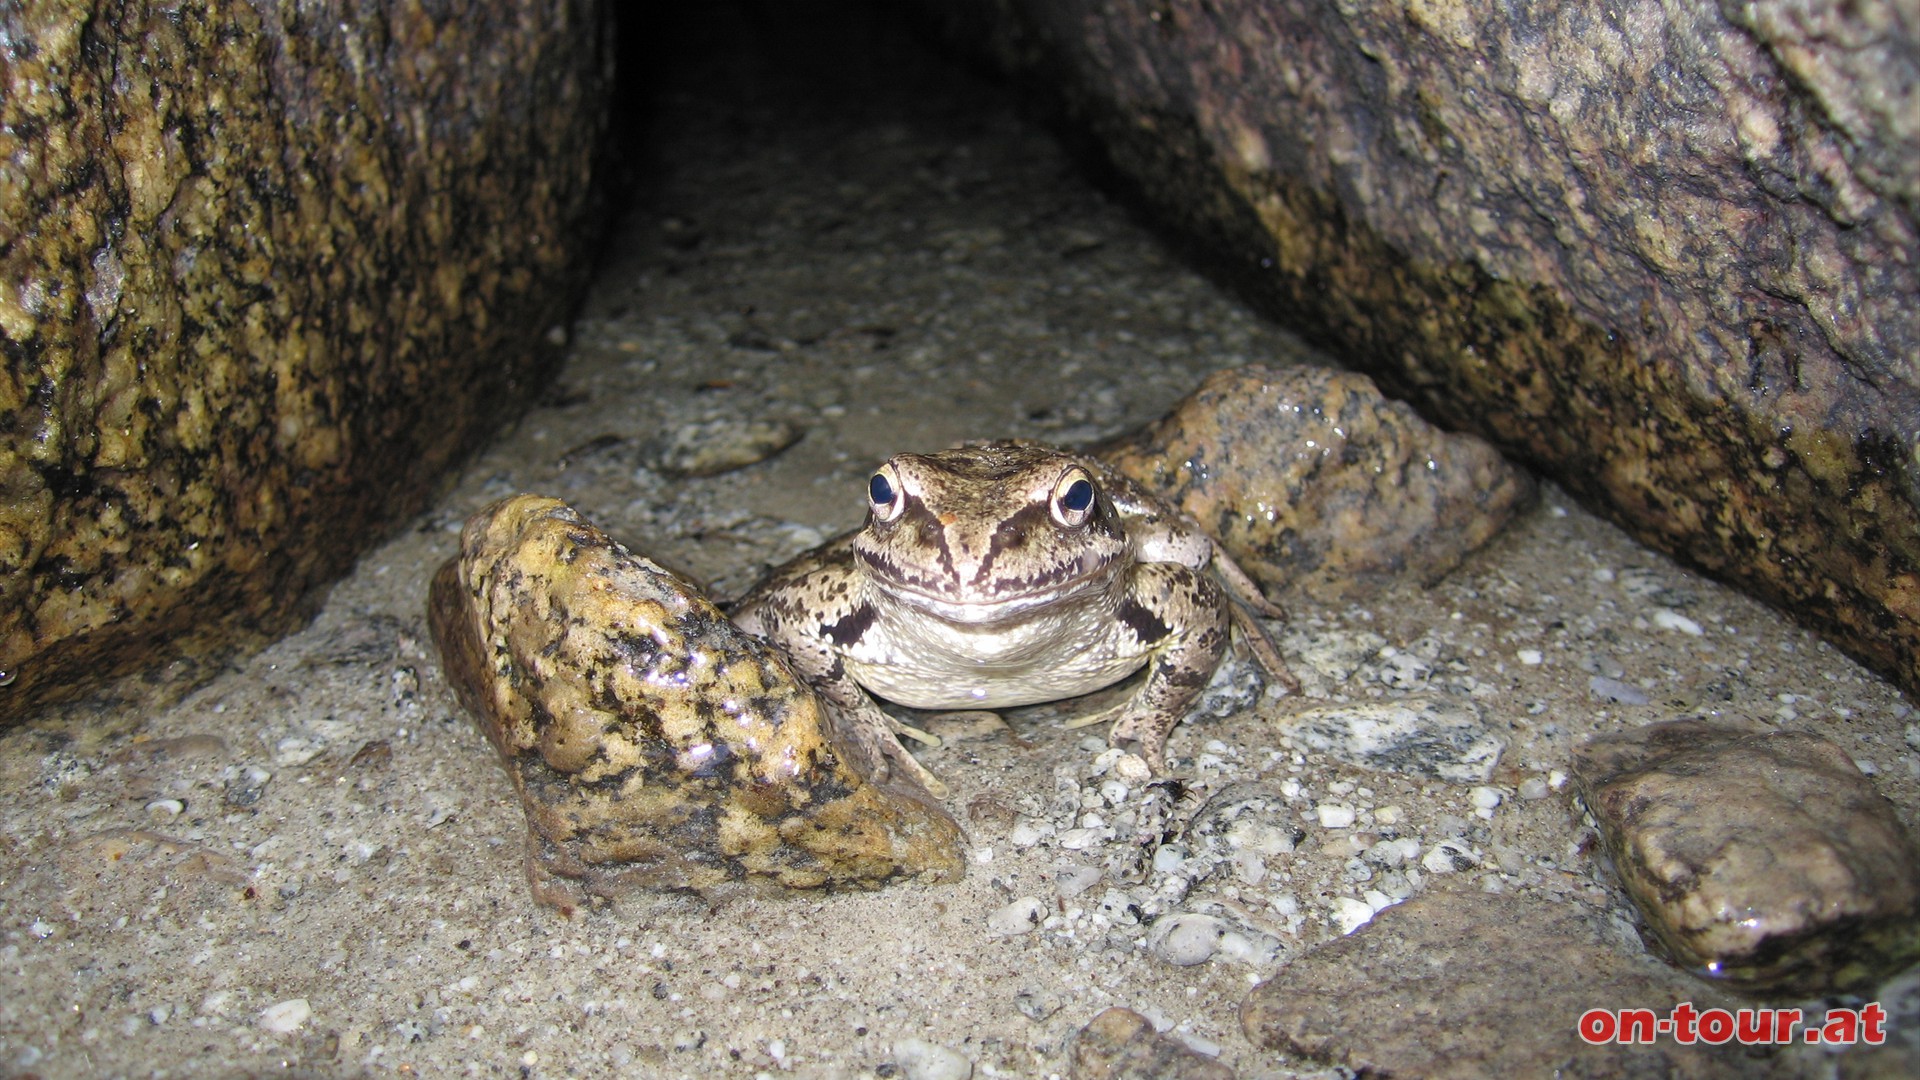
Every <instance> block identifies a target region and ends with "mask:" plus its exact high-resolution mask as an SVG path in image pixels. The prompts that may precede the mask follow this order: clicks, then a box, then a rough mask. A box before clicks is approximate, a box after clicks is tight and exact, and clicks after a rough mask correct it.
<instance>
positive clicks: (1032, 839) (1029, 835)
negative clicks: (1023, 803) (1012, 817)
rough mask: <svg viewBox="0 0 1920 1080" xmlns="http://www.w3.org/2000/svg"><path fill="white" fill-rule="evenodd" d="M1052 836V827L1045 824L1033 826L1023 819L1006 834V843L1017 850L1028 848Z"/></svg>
mask: <svg viewBox="0 0 1920 1080" xmlns="http://www.w3.org/2000/svg"><path fill="white" fill-rule="evenodd" d="M1052 835H1053V826H1052V825H1049V824H1045V823H1041V824H1035V823H1034V822H1032V821H1028V820H1027V819H1025V818H1022V819H1020V821H1019V822H1018V823H1017V824H1015V825H1014V827H1013V828H1012V829H1010V830H1008V832H1007V842H1008V843H1010V844H1012V845H1013V846H1014V847H1017V848H1030V847H1032V846H1033V845H1035V844H1037V843H1039V842H1040V841H1042V840H1045V839H1046V838H1047V837H1049V836H1052Z"/></svg>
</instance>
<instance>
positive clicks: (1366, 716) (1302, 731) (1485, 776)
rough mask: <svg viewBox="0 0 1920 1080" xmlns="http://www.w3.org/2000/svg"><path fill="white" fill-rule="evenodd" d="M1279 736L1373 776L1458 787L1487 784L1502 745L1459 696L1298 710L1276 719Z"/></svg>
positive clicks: (1504, 744)
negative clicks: (1386, 774)
mask: <svg viewBox="0 0 1920 1080" xmlns="http://www.w3.org/2000/svg"><path fill="white" fill-rule="evenodd" d="M1274 724H1275V726H1276V727H1277V728H1279V730H1280V736H1281V738H1282V739H1283V740H1284V741H1286V742H1288V743H1291V744H1292V745H1294V746H1297V747H1300V748H1301V749H1303V750H1309V751H1314V752H1317V753H1322V754H1326V755H1327V756H1329V757H1332V758H1336V759H1338V760H1340V761H1344V762H1346V763H1348V764H1349V765H1358V766H1360V767H1361V768H1363V769H1373V770H1376V771H1379V772H1391V773H1401V774H1404V775H1408V776H1428V777H1432V778H1433V779H1435V780H1446V781H1449V782H1451V783H1456V784H1477V783H1485V782H1486V781H1488V780H1490V779H1492V778H1493V770H1494V769H1495V767H1497V766H1498V765H1499V764H1500V755H1501V753H1502V752H1504V751H1505V750H1506V748H1507V741H1506V740H1505V739H1503V738H1501V737H1500V736H1499V735H1497V734H1495V733H1494V731H1493V729H1492V728H1491V727H1489V726H1488V725H1487V723H1486V722H1485V721H1484V720H1483V719H1481V715H1480V710H1479V708H1478V707H1477V706H1475V705H1474V704H1473V703H1472V702H1470V701H1465V700H1462V699H1459V698H1451V697H1437V696H1416V697H1406V698H1400V699H1398V700H1394V701H1364V702H1358V703H1355V704H1351V705H1326V706H1320V707H1316V708H1311V709H1301V710H1299V711H1298V712H1293V713H1288V714H1285V715H1283V716H1280V717H1278V718H1276V720H1275V721H1274Z"/></svg>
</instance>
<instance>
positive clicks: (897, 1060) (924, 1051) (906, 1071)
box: [893, 1039, 973, 1080]
mask: <svg viewBox="0 0 1920 1080" xmlns="http://www.w3.org/2000/svg"><path fill="white" fill-rule="evenodd" d="M893 1063H894V1065H895V1066H897V1067H898V1068H899V1069H900V1075H901V1077H903V1078H904V1080H969V1078H970V1077H972V1076H973V1062H972V1061H970V1060H969V1059H968V1058H967V1056H966V1055H965V1054H962V1053H961V1052H960V1051H958V1050H955V1049H952V1048H951V1047H946V1046H941V1045H940V1044H938V1043H931V1042H928V1041H926V1040H925V1039H901V1040H899V1041H898V1042H895V1043H894V1044H893Z"/></svg>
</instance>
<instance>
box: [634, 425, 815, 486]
mask: <svg viewBox="0 0 1920 1080" xmlns="http://www.w3.org/2000/svg"><path fill="white" fill-rule="evenodd" d="M803 434H805V433H804V432H803V431H802V430H801V429H800V428H798V427H796V426H795V425H793V424H789V423H787V422H786V421H784V420H725V419H723V420H703V421H700V422H697V423H690V424H682V425H680V426H679V427H676V428H674V429H673V430H671V431H669V432H667V433H665V434H664V435H662V436H660V437H659V438H658V439H655V440H653V441H651V442H649V443H647V444H646V446H644V447H642V448H641V458H642V459H643V460H644V461H645V462H646V463H647V466H648V468H651V469H653V470H654V471H656V472H660V473H664V474H666V475H668V476H717V475H719V474H720V473H723V472H732V471H733V470H735V469H744V468H746V467H747V466H749V465H752V464H754V463H756V462H761V461H765V460H766V459H768V458H770V457H772V456H773V455H775V454H778V453H779V452H780V451H782V450H785V449H786V448H787V447H789V446H792V445H793V444H794V443H797V442H799V441H800V436H801V435H803Z"/></svg>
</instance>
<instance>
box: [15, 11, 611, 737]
mask: <svg viewBox="0 0 1920 1080" xmlns="http://www.w3.org/2000/svg"><path fill="white" fill-rule="evenodd" d="M604 23H605V19H604V17H603V15H602V12H601V10H600V5H599V4H598V3H597V2H596V0H515V2H510V3H503V4H489V3H479V2H476V0H455V2H451V3H441V4H431V5H420V4H411V3H401V2H398V0H359V2H350V0H323V2H320V3H308V2H301V3H294V2H293V0H256V2H254V3H215V4H186V5H178V4H166V5H162V4H153V5H148V4H141V3H131V2H126V3H122V2H114V0H94V2H85V0H24V2H22V3H12V4H6V5H4V6H0V43H3V45H4V54H0V282H3V283H4V287H0V351H4V354H5V373H4V376H3V377H0V683H5V682H11V684H12V685H11V688H10V689H7V690H4V691H0V719H4V718H7V717H11V716H17V715H19V714H20V713H22V712H23V711H24V710H26V709H28V708H31V707H33V706H35V705H37V704H39V703H42V702H45V701H49V700H53V699H56V698H59V697H63V696H68V695H71V694H73V693H75V692H77V691H78V690H80V689H83V688H84V687H85V686H87V685H89V684H90V683H91V682H93V681H97V678H98V677H100V676H103V675H108V674H113V673H116V672H120V671H124V670H127V669H129V668H131V667H133V666H135V665H137V664H141V663H145V662H148V661H151V660H153V659H154V658H155V657H156V656H164V655H182V654H191V653H193V652H195V651H196V650H203V649H205V648H207V647H208V646H211V645H215V644H220V643H226V642H232V641H234V640H235V639H236V637H241V638H247V637H251V638H252V639H253V640H259V637H260V636H261V635H264V634H270V633H275V632H279V631H282V630H285V629H286V628H288V627H289V626H290V625H292V624H294V623H295V622H296V621H297V620H299V619H300V618H301V617H303V615H304V614H305V613H306V611H307V610H308V608H307V606H306V605H304V604H303V603H302V598H303V597H307V596H309V595H310V592H311V590H312V588H313V586H315V585H316V584H318V583H321V582H324V581H326V580H328V579H330V578H332V577H334V576H336V575H338V574H339V573H340V572H342V571H343V570H344V569H345V568H346V567H347V566H348V565H350V564H351V562H352V560H353V558H354V557H355V555H356V554H358V552H359V551H360V550H361V549H362V548H363V547H364V546H365V545H366V543H367V542H368V541H369V540H370V539H371V538H372V537H373V535H374V534H375V533H376V532H377V531H378V529H379V527H380V526H381V525H382V524H383V523H386V522H390V521H392V520H393V519H395V518H396V517H398V516H400V515H403V514H406V513H408V512H410V511H412V510H414V509H416V508H417V507H418V506H420V505H421V503H422V501H423V497H424V495H425V494H426V493H427V491H428V488H429V486H430V485H431V483H432V481H433V479H434V477H435V476H436V475H437V474H438V473H440V472H441V471H442V470H443V469H444V468H445V467H446V466H447V465H448V464H449V463H450V462H451V461H452V460H453V459H455V458H456V457H457V456H458V455H459V454H460V453H461V452H462V451H463V450H464V449H466V448H467V447H469V446H470V445H471V444H472V443H473V442H474V440H475V439H476V437H478V436H480V435H483V434H485V433H486V432H487V431H489V430H490V429H492V428H493V427H494V426H495V425H496V424H497V423H498V422H499V420H500V419H501V418H502V416H503V415H504V413H505V411H506V410H507V409H510V408H511V407H513V405H514V404H515V403H518V402H524V400H525V399H526V396H527V394H528V391H529V390H530V389H531V388H533V387H534V386H535V385H536V384H537V383H538V381H539V380H540V378H541V377H542V376H543V374H544V372H545V371H546V370H547V368H548V367H549V366H550V364H551V361H552V359H553V358H554V354H555V352H556V350H555V349H554V348H553V347H552V345H550V344H548V343H546V342H545V341H544V337H545V336H546V335H547V334H548V332H549V331H550V329H551V328H553V327H555V326H557V325H562V324H563V323H564V321H565V318H566V316H567V314H568V311H569V308H570V306H571V304H572V303H573V302H574V299H575V297H576V296H577V294H578V291H579V289H580V287H581V285H582V284H583V267H584V264H585V262H586V260H585V259H584V258H583V257H582V256H583V253H584V250H585V237H586V236H587V235H588V231H589V230H588V229H586V228H585V226H587V225H588V224H589V223H590V220H591V219H592V218H593V216H594V206H595V200H594V199H593V198H592V197H591V195H590V185H589V180H590V176H591V172H592V169H591V166H592V159H593V154H594V148H595V144H596V142H597V140H598V136H599V134H600V131H601V128H602V126H603V122H604V116H605V106H604V101H605V95H606V90H607V81H608V67H607V63H606V56H607V52H606V49H605V48H604V47H603V38H604V32H605V27H604Z"/></svg>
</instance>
